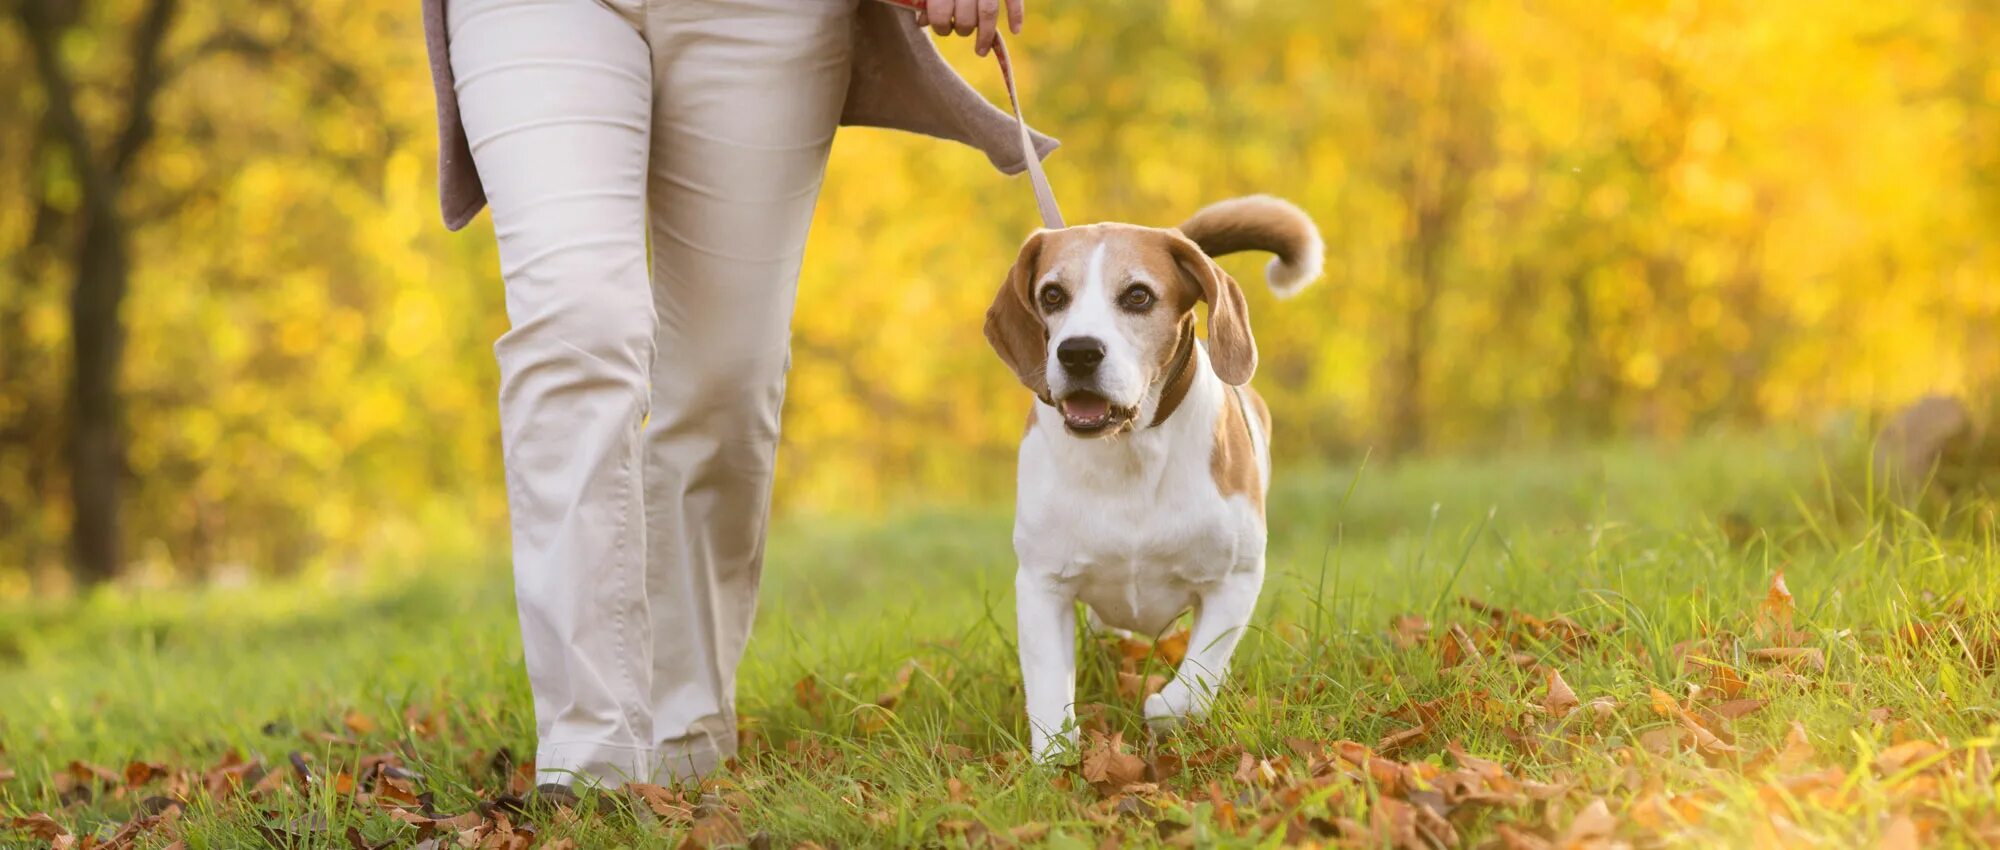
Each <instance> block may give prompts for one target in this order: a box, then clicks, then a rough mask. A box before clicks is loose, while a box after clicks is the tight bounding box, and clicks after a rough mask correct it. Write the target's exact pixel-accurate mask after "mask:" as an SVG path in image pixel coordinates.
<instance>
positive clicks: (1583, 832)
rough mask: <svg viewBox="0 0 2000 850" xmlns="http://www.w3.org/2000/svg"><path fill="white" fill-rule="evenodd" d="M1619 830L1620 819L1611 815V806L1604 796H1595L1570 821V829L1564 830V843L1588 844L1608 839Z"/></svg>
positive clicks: (1571, 844)
mask: <svg viewBox="0 0 2000 850" xmlns="http://www.w3.org/2000/svg"><path fill="white" fill-rule="evenodd" d="M1617 831H1618V820H1617V819H1616V818H1613V817H1612V816H1611V807H1610V806H1608V805H1606V804H1605V802H1604V798H1603V797H1594V798H1592V799H1591V801H1590V802H1589V803H1588V804H1586V805H1585V806H1584V807H1583V810H1582V811H1580V812H1577V813H1576V818H1575V819H1574V820H1571V821H1570V823H1569V829H1567V830H1565V831H1564V832H1563V837H1562V844H1563V846H1565V847H1578V846H1587V845H1589V844H1591V843H1594V842H1599V841H1603V840H1605V839H1608V838H1610V837H1611V834H1612V833H1614V832H1617Z"/></svg>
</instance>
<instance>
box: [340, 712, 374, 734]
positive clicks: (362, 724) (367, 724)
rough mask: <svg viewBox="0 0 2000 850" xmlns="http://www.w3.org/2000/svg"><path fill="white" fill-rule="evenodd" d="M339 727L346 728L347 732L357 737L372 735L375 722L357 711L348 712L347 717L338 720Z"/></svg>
mask: <svg viewBox="0 0 2000 850" xmlns="http://www.w3.org/2000/svg"><path fill="white" fill-rule="evenodd" d="M340 725H342V726H345V727H347V731H349V732H352V733H354V734H355V735H358V736H366V735H369V734H372V733H373V732H374V731H375V729H376V725H375V721H374V720H373V719H371V718H370V717H369V716H368V715H366V714H362V713H361V712H359V711H350V712H348V713H347V716H345V717H342V718H341V719H340Z"/></svg>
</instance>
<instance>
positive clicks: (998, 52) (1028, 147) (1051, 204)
mask: <svg viewBox="0 0 2000 850" xmlns="http://www.w3.org/2000/svg"><path fill="white" fill-rule="evenodd" d="M878 2H882V3H887V4H889V5H891V6H895V7H898V8H902V9H909V10H912V11H919V12H920V11H923V10H924V3H923V0H878ZM993 58H994V59H995V60H996V61H998V62H999V63H1000V79H1001V80H1003V81H1005V82H1006V83H1007V103H1008V105H1009V106H1012V107H1013V108H1014V132H1015V133H1016V134H1017V135H1018V136H1019V138H1020V141H1021V161H1022V162H1023V163H1025V164H1026V165H1027V168H1028V182H1030V183H1032V184H1033V185H1034V189H1035V207H1036V208H1037V209H1039V210H1040V211H1041V214H1042V226H1043V227H1045V228H1048V229H1050V230H1061V229H1063V228H1064V227H1067V226H1068V225H1065V224H1063V217H1062V208H1061V207H1058V206H1056V193H1055V190H1054V189H1052V188H1050V187H1049V175H1048V173H1047V172H1044V171H1043V170H1042V158H1041V157H1040V156H1039V155H1037V154H1036V153H1035V140H1034V137H1033V136H1031V135H1029V133H1028V121H1027V119H1025V118H1022V117H1021V94H1020V92H1019V91H1018V90H1017V89H1016V87H1015V84H1014V61H1013V58H1012V57H1010V56H1009V55H1008V54H1007V42H1006V41H1004V40H1002V39H1001V38H1000V33H999V32H998V31H995V32H994V33H993Z"/></svg>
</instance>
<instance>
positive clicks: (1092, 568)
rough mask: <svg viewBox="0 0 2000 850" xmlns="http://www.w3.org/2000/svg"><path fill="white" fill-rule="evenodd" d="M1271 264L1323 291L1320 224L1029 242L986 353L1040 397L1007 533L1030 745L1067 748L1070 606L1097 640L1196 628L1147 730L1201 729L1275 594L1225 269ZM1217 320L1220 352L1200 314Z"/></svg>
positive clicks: (1266, 467)
mask: <svg viewBox="0 0 2000 850" xmlns="http://www.w3.org/2000/svg"><path fill="white" fill-rule="evenodd" d="M1247 250H1257V251H1269V252H1271V253H1273V254H1276V255H1277V258H1276V259H1274V260H1273V261H1272V262H1271V264H1270V265H1269V266H1268V267H1267V268H1266V278H1267V280H1268V282H1269V283H1270V285H1271V288H1272V289H1273V290H1274V291H1276V292H1277V293H1278V294H1279V295H1280V296H1284V295H1290V294H1292V293H1294V292H1297V291H1298V290H1299V289H1300V288H1302V287H1304V286H1305V285H1306V284H1307V283H1310V282H1311V281H1312V280H1313V279H1314V278H1316V277H1318V276H1319V271H1320V266H1321V263H1322V255H1323V249H1322V247H1321V242H1320V237H1319V233H1318V231H1317V230H1316V229H1315V228H1314V227H1313V223H1312V220H1311V219H1309V218H1307V217H1306V215H1305V213H1304V212H1302V211H1300V210H1299V208H1297V207H1295V206H1293V205H1291V204H1290V203H1287V202H1285V201H1281V200H1278V199H1276V198H1270V197H1264V196H1256V197H1248V198H1237V199H1234V200H1229V201H1223V202H1221V203H1217V204H1213V205H1211V206H1208V207H1206V208H1204V209H1202V210H1201V211H1200V212H1197V213H1195V215H1194V216H1193V217H1192V218H1189V219H1188V220H1187V221H1185V222H1183V223H1182V224H1181V226H1180V227H1178V228H1167V229H1161V228H1152V227H1139V226H1136V225H1130V224H1115V223H1112V224H1093V225H1086V226H1080V227H1070V228H1065V229H1062V230H1043V231H1039V232H1037V233H1035V234H1034V235H1033V236H1030V237H1028V240H1027V242H1026V243H1025V244H1023V245H1022V247H1021V254H1020V257H1019V258H1018V259H1016V260H1015V262H1014V267H1013V269H1012V270H1011V271H1009V272H1008V275H1007V280H1006V282H1005V283H1003V284H1002V285H1001V287H1000V292H999V294H998V295H997V296H996V297H995V298H994V301H993V307H992V308H991V309H990V310H988V311H987V314H986V337H987V340H988V341H990V342H991V343H992V344H993V348H994V350H995V351H996V352H998V353H999V355H1000V359H1001V360H1003V361H1005V362H1006V363H1007V366H1008V367H1009V368H1011V369H1012V370H1013V371H1014V373H1015V375H1017V376H1018V377H1019V378H1020V379H1021V382H1022V383H1023V384H1025V385H1026V386H1027V387H1028V388H1029V389H1030V390H1032V391H1034V393H1035V396H1036V402H1035V406H1034V408H1033V411H1032V412H1031V413H1030V414H1029V419H1028V432H1027V435H1026V436H1025V437H1024V438H1023V439H1022V441H1021V455H1020V468H1019V488H1018V496H1017V501H1016V506H1015V517H1014V551H1015V554H1016V555H1017V556H1018V557H1019V559H1020V571H1019V573H1018V574H1017V575H1016V578H1015V583H1014V587H1015V596H1016V599H1015V605H1016V608H1017V615H1018V617H1019V625H1020V634H1019V643H1020V651H1021V677H1022V680H1023V684H1024V686H1025V689H1026V692H1027V704H1028V723H1029V731H1030V734H1031V739H1032V741H1031V745H1032V749H1033V752H1034V754H1035V755H1036V756H1037V757H1048V756H1051V755H1054V754H1057V753H1060V752H1061V751H1063V750H1064V749H1065V748H1066V747H1070V746H1073V745H1074V742H1075V735H1076V731H1075V715H1074V711H1073V703H1074V697H1075V691H1076V645H1075V643H1076V642H1075V623H1076V606H1075V603H1076V601H1078V600H1081V601H1082V602H1083V603H1084V604H1085V605H1086V606H1088V608H1089V611H1090V619H1091V621H1092V624H1093V625H1095V626H1098V627H1100V628H1101V627H1109V628H1114V629H1125V630H1130V631H1132V632H1137V633H1140V634H1145V635H1158V634H1159V633H1160V632H1161V631H1162V630H1164V629H1166V628H1167V627H1168V626H1169V625H1171V624H1172V623H1173V622H1174V620H1175V619H1177V618H1178V617H1180V615H1181V614H1182V613H1183V612H1186V611H1187V610H1189V609H1190V608H1192V609H1194V611H1195V621H1194V629H1193V633H1192V635H1191V637H1190V640H1189V643H1188V653H1187V657H1186V659H1185V660H1183V661H1182V663H1181V666H1180V669H1179V670H1178V671H1177V672H1176V673H1175V676H1174V678H1173V681H1171V682H1169V683H1168V684H1167V685H1166V686H1165V687H1164V688H1162V689H1161V690H1160V692H1159V693H1157V694H1154V695H1153V696H1151V697H1149V698H1147V700H1146V706H1145V712H1146V717H1147V718H1148V720H1149V721H1153V722H1171V721H1173V720H1175V719H1177V718H1181V717H1188V716H1198V715H1200V714H1202V713H1204V712H1206V711H1207V710H1208V707H1209V705H1210V704H1211V703H1212V702H1213V700H1214V698H1215V693H1216V690H1217V688H1218V687H1219V686H1220V685H1221V683H1222V681H1223V678H1224V676H1225V675H1226V673H1227V671H1228V668H1229V658H1230V655H1231V654H1232V653H1233V652H1234V651H1235V649H1236V642H1237V639H1238V638H1240V637H1241V636H1242V633H1243V629H1244V628H1245V627H1246V626H1247V625H1248V624H1249V622H1250V616H1251V614H1252V612H1253V611H1254V610H1255V608H1256V605H1257V594H1258V591H1259V589H1260V588H1261V587H1262V585H1263V582H1264V542H1265V527H1264V497H1265V494H1266V492H1267V491H1268V489H1269V484H1270V478H1271V453H1270V434H1271V416H1270V411H1269V409H1268V408H1266V407H1265V405H1264V402H1263V400H1262V399H1261V398H1259V397H1258V396H1257V393H1256V392H1255V391H1254V390H1252V389H1250V387H1249V381H1250V376H1251V374H1252V373H1253V372H1254V371H1255V370H1256V368H1257V345H1256V342H1255V340H1254V339H1253V338H1252V337H1251V335H1250V317H1249V313H1248V310H1247V307H1246V306H1245V304H1244V300H1243V291H1242V290H1241V289H1240V288H1239V287H1238V286H1237V284H1236V281H1235V280H1233V279H1231V278H1230V276H1229V275H1228V274H1227V273H1225V272H1224V271H1223V270H1222V268H1221V267H1220V266H1218V265H1216V263H1215V261H1214V259H1212V258H1213V257H1216V256H1221V255H1224V254H1229V253H1233V252H1236V251H1247ZM1198 302H1199V303H1206V304H1207V305H1208V339H1207V340H1206V342H1205V343H1204V342H1202V341H1201V340H1199V339H1198V338H1197V335H1196V334H1195V309H1194V308H1195V305H1196V303H1198Z"/></svg>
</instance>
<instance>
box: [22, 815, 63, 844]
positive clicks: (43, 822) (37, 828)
mask: <svg viewBox="0 0 2000 850" xmlns="http://www.w3.org/2000/svg"><path fill="white" fill-rule="evenodd" d="M7 824H8V826H11V827H13V828H15V829H18V830H21V831H23V832H26V833H28V834H29V835H32V836H34V837H36V838H39V839H42V840H43V841H54V840H56V839H57V838H59V837H61V836H65V835H68V834H69V830H67V829H64V828H63V825H62V824H59V823H56V819H55V818H52V817H49V816H48V815H46V814H43V813H41V812H36V813H34V814H32V815H29V816H27V817H24V818H9V819H8V821H7Z"/></svg>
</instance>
